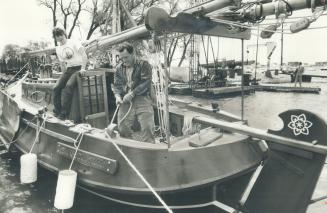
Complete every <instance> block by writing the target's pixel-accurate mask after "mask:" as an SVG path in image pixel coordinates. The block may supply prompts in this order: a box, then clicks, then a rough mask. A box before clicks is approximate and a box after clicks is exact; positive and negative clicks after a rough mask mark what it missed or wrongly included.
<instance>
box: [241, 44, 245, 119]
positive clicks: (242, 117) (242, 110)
mask: <svg viewBox="0 0 327 213" xmlns="http://www.w3.org/2000/svg"><path fill="white" fill-rule="evenodd" d="M241 41H242V81H241V82H242V106H241V107H242V109H241V112H242V114H241V119H242V121H244V39H242V40H241Z"/></svg>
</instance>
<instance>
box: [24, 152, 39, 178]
mask: <svg viewBox="0 0 327 213" xmlns="http://www.w3.org/2000/svg"><path fill="white" fill-rule="evenodd" d="M36 180H37V156H36V154H33V153H27V154H24V155H22V156H21V157H20V182H21V183H33V182H35V181H36Z"/></svg>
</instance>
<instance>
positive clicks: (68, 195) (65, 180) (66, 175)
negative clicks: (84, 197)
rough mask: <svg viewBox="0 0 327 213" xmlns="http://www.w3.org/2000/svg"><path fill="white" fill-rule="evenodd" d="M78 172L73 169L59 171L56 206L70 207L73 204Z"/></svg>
mask: <svg viewBox="0 0 327 213" xmlns="http://www.w3.org/2000/svg"><path fill="white" fill-rule="evenodd" d="M76 180H77V173H76V172H75V171H73V170H62V171H60V172H59V175H58V181H57V188H56V196H55V201H54V207H56V208H57V209H69V208H71V207H72V206H73V203H74V195H75V188H76Z"/></svg>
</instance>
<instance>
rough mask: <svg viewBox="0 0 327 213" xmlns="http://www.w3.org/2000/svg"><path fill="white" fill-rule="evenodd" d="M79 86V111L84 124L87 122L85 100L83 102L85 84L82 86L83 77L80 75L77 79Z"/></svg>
mask: <svg viewBox="0 0 327 213" xmlns="http://www.w3.org/2000/svg"><path fill="white" fill-rule="evenodd" d="M77 85H78V94H79V109H80V114H81V120H82V122H83V121H85V110H84V100H83V84H82V76H81V75H78V77H77Z"/></svg>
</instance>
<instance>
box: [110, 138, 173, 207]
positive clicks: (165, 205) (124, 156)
mask: <svg viewBox="0 0 327 213" xmlns="http://www.w3.org/2000/svg"><path fill="white" fill-rule="evenodd" d="M105 134H106V136H107V137H108V138H110V136H109V134H108V133H107V132H105ZM110 142H112V144H113V145H114V147H115V148H116V149H117V151H118V152H119V153H120V154H121V155H122V156H123V158H124V159H125V160H126V161H127V163H128V164H129V166H130V167H132V169H133V170H134V171H135V172H136V174H137V175H138V176H139V178H141V180H142V181H143V182H144V183H145V185H146V186H147V187H148V188H149V189H150V191H151V192H152V193H153V194H154V196H155V197H156V198H157V199H158V201H159V202H160V203H161V204H162V205H163V206H164V207H165V209H166V210H167V211H168V212H169V213H173V211H172V210H171V209H170V208H169V207H168V205H167V204H166V203H165V201H163V200H162V198H161V197H160V196H159V195H158V193H157V192H156V191H155V190H154V189H153V187H152V186H151V185H150V183H149V182H148V181H147V180H146V179H145V177H144V176H143V175H142V174H141V172H139V170H138V169H137V168H136V167H135V166H134V164H133V163H132V162H131V161H130V160H129V158H128V157H127V156H126V155H125V153H124V152H123V151H122V150H121V149H120V148H119V146H118V145H117V144H116V143H115V142H114V141H113V140H111V141H110Z"/></svg>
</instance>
